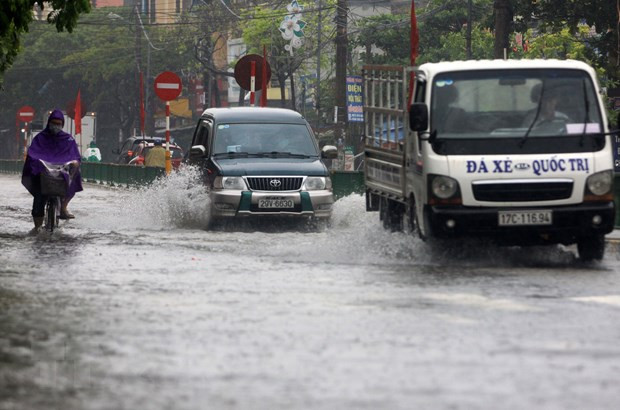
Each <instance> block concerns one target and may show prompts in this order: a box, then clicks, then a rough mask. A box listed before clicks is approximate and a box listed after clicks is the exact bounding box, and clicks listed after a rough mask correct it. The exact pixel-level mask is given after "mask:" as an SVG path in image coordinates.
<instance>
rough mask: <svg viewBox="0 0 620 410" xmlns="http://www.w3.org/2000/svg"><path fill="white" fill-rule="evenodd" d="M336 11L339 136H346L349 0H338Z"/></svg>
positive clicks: (337, 119) (337, 120)
mask: <svg viewBox="0 0 620 410" xmlns="http://www.w3.org/2000/svg"><path fill="white" fill-rule="evenodd" d="M337 7H338V11H337V13H336V84H335V87H336V107H337V108H336V109H337V110H338V115H337V117H336V118H335V119H336V122H337V124H338V126H337V129H338V131H337V133H338V135H339V137H342V138H343V142H344V137H345V135H344V134H345V133H344V130H345V125H346V124H345V123H346V118H347V117H346V107H347V105H346V87H347V85H346V76H347V12H348V5H347V0H338V2H337Z"/></svg>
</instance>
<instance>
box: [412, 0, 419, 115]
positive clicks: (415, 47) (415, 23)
mask: <svg viewBox="0 0 620 410" xmlns="http://www.w3.org/2000/svg"><path fill="white" fill-rule="evenodd" d="M419 43H420V33H418V20H417V18H416V15H415V0H411V61H410V63H411V65H412V66H415V60H416V58H418V45H419ZM414 80H415V74H414V73H413V72H412V73H411V76H410V78H409V104H411V103H412V98H413V83H414Z"/></svg>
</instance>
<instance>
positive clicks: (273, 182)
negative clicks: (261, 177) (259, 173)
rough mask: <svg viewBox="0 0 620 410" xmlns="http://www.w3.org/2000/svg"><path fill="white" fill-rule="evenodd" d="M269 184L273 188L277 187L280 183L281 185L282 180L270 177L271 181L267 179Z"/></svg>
mask: <svg viewBox="0 0 620 410" xmlns="http://www.w3.org/2000/svg"><path fill="white" fill-rule="evenodd" d="M269 185H271V186H272V187H273V188H278V187H279V186H280V185H282V181H280V180H279V179H272V180H271V181H269Z"/></svg>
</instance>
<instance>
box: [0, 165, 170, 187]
mask: <svg viewBox="0 0 620 410" xmlns="http://www.w3.org/2000/svg"><path fill="white" fill-rule="evenodd" d="M23 167H24V161H17V160H0V173H2V174H20V173H21V172H22V168H23ZM81 172H82V180H84V181H86V182H91V183H97V184H102V185H109V186H118V187H130V186H139V185H145V184H150V183H152V182H153V181H155V180H156V179H157V178H159V177H161V176H163V175H165V170H164V169H163V168H150V167H149V168H146V167H136V166H131V165H119V164H106V163H97V162H83V163H82V165H81Z"/></svg>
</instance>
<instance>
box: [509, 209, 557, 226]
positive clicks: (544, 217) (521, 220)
mask: <svg viewBox="0 0 620 410" xmlns="http://www.w3.org/2000/svg"><path fill="white" fill-rule="evenodd" d="M497 217H498V220H497V222H498V224H499V226H525V225H551V224H552V223H553V212H552V211H551V210H544V211H499V213H498V216H497Z"/></svg>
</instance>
